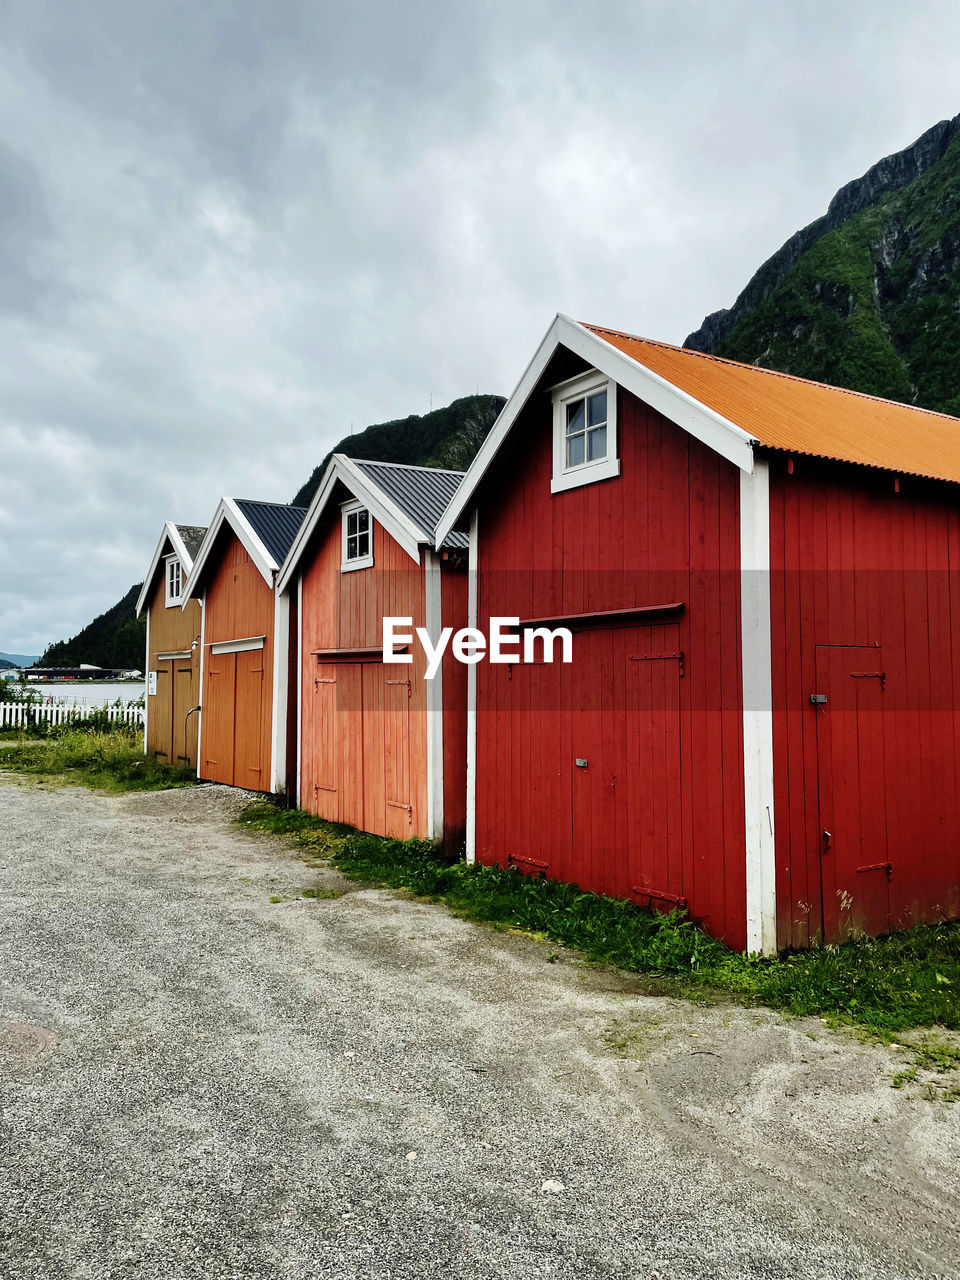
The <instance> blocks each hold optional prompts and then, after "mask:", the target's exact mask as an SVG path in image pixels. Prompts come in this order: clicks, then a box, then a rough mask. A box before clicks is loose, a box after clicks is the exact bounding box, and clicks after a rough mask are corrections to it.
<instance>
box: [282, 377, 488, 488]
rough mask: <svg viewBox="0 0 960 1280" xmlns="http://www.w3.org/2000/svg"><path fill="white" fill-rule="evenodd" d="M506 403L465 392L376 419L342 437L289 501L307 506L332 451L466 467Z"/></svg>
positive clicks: (449, 467) (452, 468) (382, 459)
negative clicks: (404, 414)
mask: <svg viewBox="0 0 960 1280" xmlns="http://www.w3.org/2000/svg"><path fill="white" fill-rule="evenodd" d="M505 403H506V401H505V400H504V398H503V396H490V395H482V396H481V395H476V396H464V397H463V398H462V399H460V400H454V402H453V403H452V404H448V405H447V406H446V408H443V409H434V410H433V412H432V413H425V414H423V415H422V416H418V415H417V414H413V413H412V414H410V416H409V417H408V418H396V419H394V421H393V422H381V423H378V424H377V425H375V426H372V427H367V428H366V429H365V430H364V431H359V432H357V434H356V435H352V436H344V438H343V439H342V440H341V441H340V442H339V444H335V445H334V446H333V448H332V449H331V450H330V453H328V454H327V456H326V457H325V458H324V459H323V461H322V462H321V463H320V465H319V466H318V467H315V468H314V469H313V472H312V474H311V476H310V479H309V480H308V481H307V482H306V484H304V485H302V486H301V487H300V488H299V489H298V490H297V492H296V493H295V494H294V496H293V499H292V502H293V505H294V506H295V507H307V506H309V505H310V500H311V498H312V497H313V495H314V494H315V493H316V491H317V489H318V487H319V485H320V480H321V478H322V477H323V473H324V471H325V470H326V466H327V463H328V462H329V461H330V456H331V454H334V453H345V454H347V456H348V457H351V458H368V459H369V460H370V461H371V462H408V463H414V464H416V465H418V466H425V467H443V468H446V469H447V470H449V471H465V470H466V468H467V467H468V466H469V465H470V463H471V462H472V461H473V459H474V456H475V455H476V452H477V450H478V449H479V448H480V446H481V444H483V441H484V440H485V439H486V436H487V433H488V432H489V430H490V428H491V427H492V426H493V424H494V422H495V421H496V418H497V415H498V414H499V412H500V410H501V409H502V408H503V406H504V404H505Z"/></svg>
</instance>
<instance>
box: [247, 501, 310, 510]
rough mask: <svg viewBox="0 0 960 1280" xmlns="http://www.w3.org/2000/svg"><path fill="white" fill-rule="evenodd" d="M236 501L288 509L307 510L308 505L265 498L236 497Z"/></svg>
mask: <svg viewBox="0 0 960 1280" xmlns="http://www.w3.org/2000/svg"><path fill="white" fill-rule="evenodd" d="M233 501H234V502H250V503H254V504H255V505H256V506H258V507H283V508H285V509H286V510H287V511H306V509H307V508H306V507H297V506H294V504H293V503H292V502H268V501H267V500H266V499H265V498H234V499H233Z"/></svg>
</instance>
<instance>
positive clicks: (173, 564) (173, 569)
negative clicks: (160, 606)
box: [166, 556, 183, 609]
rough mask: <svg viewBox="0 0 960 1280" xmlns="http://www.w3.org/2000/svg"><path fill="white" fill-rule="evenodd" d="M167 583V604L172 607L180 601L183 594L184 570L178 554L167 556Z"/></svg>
mask: <svg viewBox="0 0 960 1280" xmlns="http://www.w3.org/2000/svg"><path fill="white" fill-rule="evenodd" d="M166 584H167V592H166V604H167V608H168V609H170V608H172V607H173V606H174V605H175V604H179V603H180V599H181V596H182V594H183V571H182V569H181V568H180V561H179V560H178V559H177V557H176V556H167V569H166Z"/></svg>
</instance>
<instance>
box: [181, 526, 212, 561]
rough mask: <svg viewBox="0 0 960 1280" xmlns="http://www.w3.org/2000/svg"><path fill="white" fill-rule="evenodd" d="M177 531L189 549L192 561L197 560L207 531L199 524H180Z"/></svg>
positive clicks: (188, 552)
mask: <svg viewBox="0 0 960 1280" xmlns="http://www.w3.org/2000/svg"><path fill="white" fill-rule="evenodd" d="M176 530H177V533H179V535H180V537H181V539H182V541H183V545H184V546H185V547H186V549H187V555H188V556H189V557H190V559H191V560H196V558H197V552H198V551H199V550H200V543H201V542H202V541H203V535H204V534H205V533H206V532H207V531H206V529H201V527H200V525H198V524H178V525H177V526H176Z"/></svg>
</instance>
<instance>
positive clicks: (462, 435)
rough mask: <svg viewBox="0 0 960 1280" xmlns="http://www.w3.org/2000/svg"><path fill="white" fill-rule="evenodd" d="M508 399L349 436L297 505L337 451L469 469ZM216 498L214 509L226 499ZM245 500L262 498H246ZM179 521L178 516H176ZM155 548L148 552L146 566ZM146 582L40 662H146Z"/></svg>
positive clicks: (461, 405) (481, 399) (476, 400)
mask: <svg viewBox="0 0 960 1280" xmlns="http://www.w3.org/2000/svg"><path fill="white" fill-rule="evenodd" d="M503 405H504V399H503V396H492V395H477V396H464V397H463V398H462V399H460V400H454V402H453V404H450V405H447V406H446V407H445V408H443V409H434V411H433V412H432V413H427V414H423V415H422V416H418V415H416V414H411V415H410V416H409V417H407V418H397V419H396V420H395V421H393V422H381V423H378V424H376V425H375V426H371V427H367V428H366V429H365V430H364V431H358V432H357V433H356V435H349V436H345V437H344V438H343V439H342V440H341V441H340V442H339V443H338V444H336V445H334V447H333V448H332V449H331V450H330V453H328V454H327V456H326V457H325V458H324V459H323V461H322V462H321V463H320V464H319V465H318V466H317V467H315V468H314V470H313V472H312V474H311V476H310V478H309V479H308V480H307V481H306V482H305V483H304V484H303V485H302V486H301V487H300V489H298V491H297V493H296V494H295V496H294V498H293V505H294V506H304V507H305V506H308V505H309V503H310V499H311V498H312V497H313V495H314V493H315V492H316V489H317V486H318V485H319V483H320V477H321V476H322V475H323V471H324V468H325V467H326V465H327V462H328V461H329V459H330V454H331V453H346V454H349V455H350V456H351V457H353V458H370V459H372V460H373V461H375V462H412V463H416V464H418V465H420V466H428V467H445V468H447V469H449V470H451V471H463V470H465V469H466V468H467V467H468V466H469V465H470V463H471V461H472V460H473V457H474V455H475V454H476V452H477V450H478V449H479V448H480V445H481V444H482V443H483V440H484V439H485V437H486V435H487V432H488V431H489V430H490V428H491V427H492V426H493V423H494V421H495V419H496V417H497V414H498V413H499V412H500V410H501V409H502V408H503ZM221 496H222V495H221V494H218V493H217V494H211V495H210V510H211V512H212V511H213V508H214V506H215V505H216V503H217V501H218V500H219V498H220V497H221ZM242 496H245V497H250V496H256V495H248V494H247V495H242ZM170 514H171V518H174V519H175V518H176V516H177V515H178V514H179V513H178V512H171V513H170ZM151 550H152V548H147V547H145V548H144V557H143V558H144V567H145V568H146V565H147V562H148V561H149V558H150V552H151ZM141 585H142V584H141V583H137V585H136V586H134V587H131V588H130V590H129V591H128V592H127V594H126V595H125V596H124V597H123V599H122V600H118V601H117V603H116V604H115V605H114V606H113V607H112V608H111V609H108V610H107V611H106V613H103V614H101V615H100V617H99V618H95V619H94V621H93V622H91V623H90V624H89V626H86V627H84V628H83V630H82V631H80V632H79V633H78V634H77V635H76V636H74V637H73V639H72V640H63V641H60V642H59V643H57V644H52V645H51V646H50V647H49V648H48V649H47V651H46V653H44V655H43V657H42V658H41V659H40V662H41V665H43V666H73V665H75V664H77V663H79V662H89V663H92V664H94V665H95V666H98V667H135V668H138V669H140V668H142V667H143V664H144V649H145V644H146V623H145V621H144V620H143V619H140V620H138V619H137V618H136V617H134V609H135V608H136V603H137V596H138V595H139V594H140V587H141Z"/></svg>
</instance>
